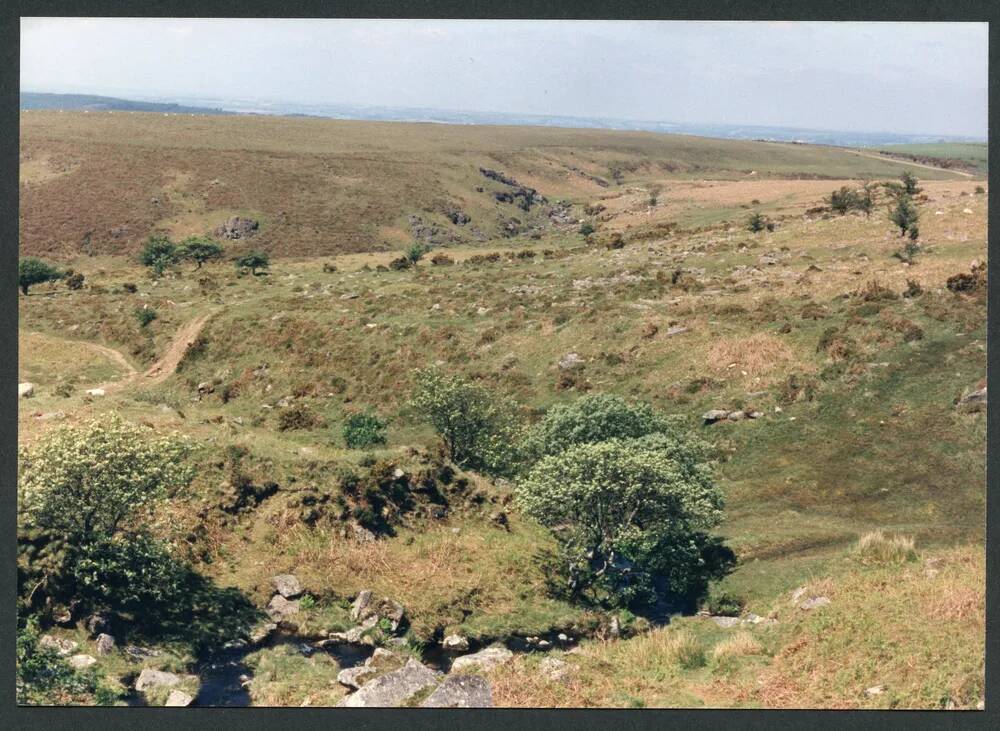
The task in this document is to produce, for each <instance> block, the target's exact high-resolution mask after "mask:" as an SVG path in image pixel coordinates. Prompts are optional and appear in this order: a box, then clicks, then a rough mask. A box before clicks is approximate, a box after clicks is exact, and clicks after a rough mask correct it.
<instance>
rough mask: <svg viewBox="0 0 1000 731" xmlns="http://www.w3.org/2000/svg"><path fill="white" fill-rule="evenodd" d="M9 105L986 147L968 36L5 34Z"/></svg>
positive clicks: (982, 80)
mask: <svg viewBox="0 0 1000 731" xmlns="http://www.w3.org/2000/svg"><path fill="white" fill-rule="evenodd" d="M21 28H22V32H21V88H22V89H24V90H26V91H53V92H79V93H94V94H112V95H128V94H142V95H143V96H147V97H148V96H163V97H170V96H171V95H176V96H188V97H191V96H202V97H217V98H218V97H226V98H239V99H247V98H255V99H264V100H267V99H271V100H283V101H292V102H305V103H327V104H354V105H364V106H394V107H429V108H438V109H454V110H467V111H493V112H515V113H522V114H551V115H573V116H593V117H615V118H621V119H637V120H655V121H666V122H704V123H722V124H746V125H750V124H759V125H771V126H784V127H807V128H816V129H836V130H845V131H877V132H905V133H916V134H941V135H976V136H983V137H985V135H986V126H987V25H986V24H985V23H795V22H782V23H777V22H766V23H765V22H760V23H744V22H677V21H671V22H647V21H643V22H631V21H628V22H623V21H439V20H434V21H431V20H428V21H409V20H389V21H372V20H279V19H275V20H265V19H247V20H236V19H223V20H206V19H183V18H178V19H83V18H45V19H29V18H26V19H23V20H22V26H21Z"/></svg>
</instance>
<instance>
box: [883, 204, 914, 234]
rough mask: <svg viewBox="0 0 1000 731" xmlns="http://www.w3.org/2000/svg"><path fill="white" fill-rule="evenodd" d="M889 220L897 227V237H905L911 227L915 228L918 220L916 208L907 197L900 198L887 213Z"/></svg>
mask: <svg viewBox="0 0 1000 731" xmlns="http://www.w3.org/2000/svg"><path fill="white" fill-rule="evenodd" d="M889 218H890V220H891V221H892V222H893V223H894V224H896V226H898V227H899V235H900V236H905V235H906V232H907V231H909V230H910V227H911V226H916V225H917V221H918V220H919V218H920V214H919V213H918V212H917V207H916V206H915V205H913V201H912V200H911V199H910V197H909V196H906V195H904V196H900V198H899V199H898V200H897V201H896V206H895V208H893V209H892V210H891V211H890V212H889Z"/></svg>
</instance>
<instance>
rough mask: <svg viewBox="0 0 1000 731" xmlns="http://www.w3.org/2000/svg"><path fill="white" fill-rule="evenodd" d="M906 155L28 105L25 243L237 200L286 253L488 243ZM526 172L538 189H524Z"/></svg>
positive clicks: (765, 200) (761, 190)
mask: <svg viewBox="0 0 1000 731" xmlns="http://www.w3.org/2000/svg"><path fill="white" fill-rule="evenodd" d="M876 158H877V156H876ZM481 168H485V169H488V170H493V171H496V172H498V173H501V174H503V175H504V176H506V178H507V179H512V180H513V181H514V182H515V183H516V185H514V186H511V185H507V184H505V183H503V182H500V181H498V180H497V179H490V178H487V177H485V176H484V175H483V174H482V173H481V172H480V169H481ZM907 169H913V167H912V166H911V165H907V164H906V163H905V162H904V163H899V162H894V161H890V160H885V159H875V158H869V157H862V156H859V155H856V154H853V153H852V152H850V151H846V150H842V149H838V148H831V147H814V146H808V145H798V144H786V143H767V142H746V141H733V140H715V139H710V138H702V137H685V136H681V135H662V134H654V133H649V132H618V131H605V130H570V129H555V128H543V127H476V126H449V125H437V124H401V123H373V122H347V121H334V120H324V119H291V118H268V117H249V116H246V117H245V116H229V117H208V116H186V115H159V114H148V113H138V112H134V113H121V112H116V113H98V112H92V113H82V112H75V113H74V112H53V111H35V112H22V114H21V170H20V179H21V191H20V193H21V211H20V225H21V250H22V251H24V252H26V253H33V254H46V255H49V256H55V257H58V258H69V257H73V256H78V255H80V254H89V255H99V254H117V255H121V254H128V253H134V252H135V251H137V250H138V248H139V247H140V245H141V243H142V241H144V240H145V238H146V237H147V236H148V235H149V233H150V232H151V231H164V232H168V233H169V234H171V235H172V236H175V237H184V236H186V235H191V234H204V233H209V232H211V231H213V230H214V229H215V228H216V227H217V226H219V225H220V224H222V223H224V222H225V221H226V220H228V219H229V218H230V217H232V216H236V215H240V216H245V217H251V218H253V219H255V220H258V221H259V222H260V228H259V231H258V233H257V235H256V236H255V238H254V240H253V241H252V242H244V241H240V242H237V243H238V244H240V245H247V246H249V245H252V246H254V247H257V248H261V249H263V250H265V251H268V252H270V253H272V254H275V255H282V256H326V255H332V254H339V253H354V252H365V251H384V250H389V249H394V248H399V247H400V246H401V245H402V244H405V243H406V242H407V241H409V240H411V239H412V238H413V237H417V238H422V239H425V240H427V241H430V242H432V243H436V244H441V245H453V244H466V245H478V244H485V243H486V242H488V241H491V240H494V239H497V238H501V237H505V238H515V239H516V238H520V239H525V238H531V237H533V236H539V235H541V234H543V233H550V232H558V231H560V230H571V229H572V228H573V226H572V224H570V223H569V222H570V221H572V222H575V221H576V220H577V219H579V218H582V217H584V212H583V211H582V206H583V205H584V204H586V203H589V202H593V201H598V200H604V199H608V200H610V203H607V204H606V205H608V207H613V206H615V205H619V206H620V205H622V204H623V202H624V203H626V204H627V203H630V202H631V201H628V200H625V199H627V198H628V196H630V195H631V194H633V193H634V192H635V191H636V190H637V189H646V188H649V187H650V186H654V185H655V186H659V187H660V188H661V189H662V192H661V195H660V199H661V200H662V201H663V205H661V206H658V207H656V210H655V211H653V212H646V211H643V213H644V222H646V223H658V222H663V223H666V222H668V221H675V222H679V223H680V225H682V226H685V227H698V226H700V225H703V224H704V223H709V222H712V221H714V220H718V219H719V218H721V217H724V216H720V215H719V214H720V213H721V214H728V215H729V216H730V217H731V218H732V220H737V219H738V218H742V216H743V215H744V212H743V211H742V210H740V209H739V207H738V205H739V204H743V205H745V204H747V203H749V202H750V201H751V200H755V199H757V200H759V201H760V202H761V204H762V205H763V206H765V207H767V208H769V209H776V210H783V209H788V210H790V211H791V212H795V213H800V212H801V211H802V210H804V209H803V208H802V207H801V205H800V203H801V201H799V200H796V199H795V194H794V192H793V191H792V190H791V189H790V188H788V186H787V185H778V186H775V187H773V188H772V187H770V186H769V185H768V184H767V183H766V182H765V181H772V180H776V179H782V180H789V179H791V180H799V179H805V180H822V181H827V180H829V181H838V180H843V179H861V178H871V179H875V178H886V177H896V176H898V175H899V174H900V173H901V172H902V171H904V170H907ZM919 172H920V175H921V176H922V177H925V178H929V179H940V180H954V179H960V178H961V177H962V176H961V175H959V174H957V173H953V172H947V171H936V170H928V169H921V170H920V171H919ZM708 180H711V181H728V182H732V183H734V184H738V191H739V192H738V194H736V195H732V194H730V195H728V196H727V195H723V196H722V200H720V201H716V200H713V197H714V196H713V195H712V194H708V195H707V196H706V194H705V193H704V192H703V190H702V189H703V188H704V187H705V186H704V181H708ZM830 187H831V185H830V184H828V183H825V182H824V184H823V185H816V186H814V187H813V188H811V189H810V190H812V191H815V192H816V193H818V192H819V191H824V192H825V191H827V190H828V189H829V188H830ZM523 188H530V189H534V190H535V191H537V193H538V195H539V196H540V197H539V198H538V199H536V202H531V201H528V202H525V201H526V200H527V199H525V198H524V197H519V196H518V195H517V192H518V190H519V189H523ZM723 190H729V189H728V188H723ZM511 193H513V195H504V194H511ZM498 194H499V195H501V196H502V199H501V200H498V199H497V198H496V195H498ZM734 197H735V198H736V199H737V200H738V204H737V205H733V203H736V201H732V199H733V198H734ZM727 198H728V199H729V200H726V199H727ZM561 201H566V202H567V203H568V206H564V205H562V204H561ZM730 201H732V202H730ZM525 209H527V210H525ZM706 209H709V210H706ZM466 219H468V220H466Z"/></svg>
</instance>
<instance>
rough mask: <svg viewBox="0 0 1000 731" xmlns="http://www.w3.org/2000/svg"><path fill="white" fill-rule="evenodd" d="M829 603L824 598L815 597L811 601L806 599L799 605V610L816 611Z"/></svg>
mask: <svg viewBox="0 0 1000 731" xmlns="http://www.w3.org/2000/svg"><path fill="white" fill-rule="evenodd" d="M829 603H830V600H829V599H828V598H827V597H825V596H817V597H813V598H812V599H806V600H805V601H804V602H802V604H800V605H799V609H805V610H807V611H808V610H811V609H818V608H819V607H825V606H826V605H827V604H829Z"/></svg>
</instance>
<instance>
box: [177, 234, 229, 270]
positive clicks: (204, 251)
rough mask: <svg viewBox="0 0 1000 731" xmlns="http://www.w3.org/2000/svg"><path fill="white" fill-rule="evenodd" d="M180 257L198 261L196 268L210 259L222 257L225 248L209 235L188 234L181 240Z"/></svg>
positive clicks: (199, 267)
mask: <svg viewBox="0 0 1000 731" xmlns="http://www.w3.org/2000/svg"><path fill="white" fill-rule="evenodd" d="M177 254H178V257H179V258H181V259H188V260H190V261H193V262H195V263H196V265H197V266H196V267H195V268H196V269H201V267H202V265H203V264H204V263H205V262H208V261H218V260H219V259H221V258H222V254H223V248H222V246H221V245H220V244H218V243H217V242H215V241H214V240H212V239H210V238H208V237H207V236H188V237H187V238H186V239H184V240H183V241H182V242H181V245H180V248H179V249H178V251H177Z"/></svg>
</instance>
